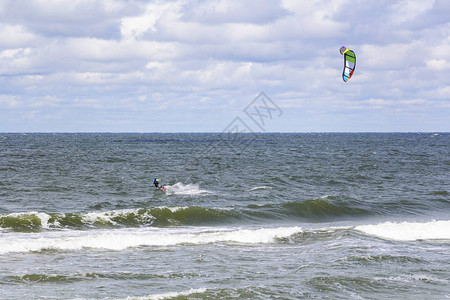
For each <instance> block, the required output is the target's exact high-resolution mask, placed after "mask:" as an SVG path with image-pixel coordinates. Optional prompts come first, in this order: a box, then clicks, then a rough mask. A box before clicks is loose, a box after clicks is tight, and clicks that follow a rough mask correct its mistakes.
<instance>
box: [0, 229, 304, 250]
mask: <svg viewBox="0 0 450 300" xmlns="http://www.w3.org/2000/svg"><path fill="white" fill-rule="evenodd" d="M301 232H302V229H301V228H300V227H278V228H260V229H216V228H209V229H204V228H203V229H202V228H196V229H192V228H189V229H187V228H186V229H181V228H138V229H128V228H127V229H114V230H91V231H74V230H70V231H61V232H44V233H38V234H33V235H31V236H30V235H26V236H22V235H19V236H17V235H16V234H15V235H6V236H2V237H1V239H0V244H2V247H1V248H0V254H6V253H12V252H39V251H44V250H47V251H77V250H82V249H105V250H116V251H119V250H124V249H127V248H130V247H143V246H175V245H201V244H210V243H239V244H269V243H275V242H276V241H277V240H278V239H283V238H288V237H290V236H292V235H294V234H296V233H301Z"/></svg>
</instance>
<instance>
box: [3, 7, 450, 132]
mask: <svg viewBox="0 0 450 300" xmlns="http://www.w3.org/2000/svg"><path fill="white" fill-rule="evenodd" d="M449 16H450V1H448V0H359V1H354V0H279V1H275V0H265V1H260V0H210V1H200V0H181V1H176V0H174V1H170V0H166V1H158V0H156V1H143V0H102V1H101V0H0V132H222V131H224V130H229V129H230V128H238V129H237V130H238V131H239V130H240V131H245V130H247V131H254V132H257V131H258V132H261V131H263V132H419V131H421V132H449V131H450V117H449V116H450V17H449ZM341 46H346V47H348V48H350V49H352V50H353V51H354V52H355V53H356V57H357V63H356V70H355V73H354V75H353V77H352V78H351V79H350V80H349V81H348V82H347V83H345V82H343V80H342V69H343V56H342V55H341V54H340V53H339V48H340V47H341ZM234 125H237V126H234ZM261 125H262V126H261ZM243 129H245V130H243Z"/></svg>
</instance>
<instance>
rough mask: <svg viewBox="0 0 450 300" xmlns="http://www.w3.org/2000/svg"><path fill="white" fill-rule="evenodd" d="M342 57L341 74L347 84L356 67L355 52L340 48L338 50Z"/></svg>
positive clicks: (343, 47)
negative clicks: (342, 69) (342, 66)
mask: <svg viewBox="0 0 450 300" xmlns="http://www.w3.org/2000/svg"><path fill="white" fill-rule="evenodd" d="M339 52H341V54H342V55H344V71H343V72H342V79H343V80H344V81H345V82H347V81H348V80H349V79H350V78H351V77H352V75H353V72H355V67H356V55H355V52H353V51H352V50H350V49H348V48H347V47H345V46H342V47H341V49H340V50H339Z"/></svg>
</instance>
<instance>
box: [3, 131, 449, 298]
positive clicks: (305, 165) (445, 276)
mask: <svg viewBox="0 0 450 300" xmlns="http://www.w3.org/2000/svg"><path fill="white" fill-rule="evenodd" d="M449 152H450V135H449V134H442V133H439V134H431V133H422V134H416V133H411V134H356V133H355V134H258V135H251V134H248V135H245V134H244V135H238V136H234V137H231V138H230V137H229V136H227V137H224V136H222V135H215V134H0V269H1V273H0V298H2V299H3V298H4V299H25V298H28V299H75V298H76V299H218V298H224V299H241V298H243V299H302V298H316V299H344V298H345V299H348V298H350V299H399V298H400V299H446V298H450V288H449V286H450V195H449V193H450V155H449V154H450V153H449ZM153 177H160V178H162V179H163V183H164V185H165V186H166V187H167V189H168V190H167V192H166V193H164V192H161V191H159V190H155V189H154V187H153V186H152V180H153Z"/></svg>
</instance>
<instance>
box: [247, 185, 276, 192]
mask: <svg viewBox="0 0 450 300" xmlns="http://www.w3.org/2000/svg"><path fill="white" fill-rule="evenodd" d="M271 189H273V187H271V186H266V185H263V186H255V187H254V188H252V189H251V190H250V191H256V190H271Z"/></svg>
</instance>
